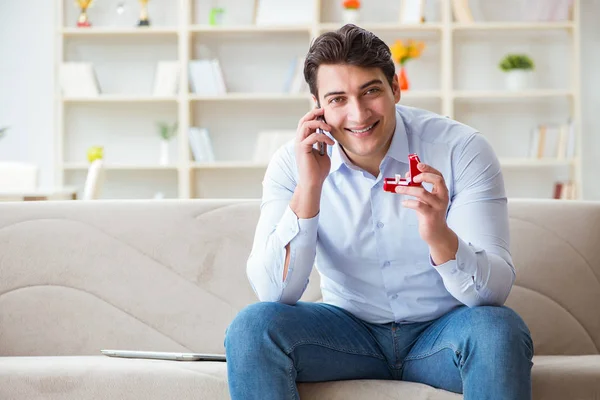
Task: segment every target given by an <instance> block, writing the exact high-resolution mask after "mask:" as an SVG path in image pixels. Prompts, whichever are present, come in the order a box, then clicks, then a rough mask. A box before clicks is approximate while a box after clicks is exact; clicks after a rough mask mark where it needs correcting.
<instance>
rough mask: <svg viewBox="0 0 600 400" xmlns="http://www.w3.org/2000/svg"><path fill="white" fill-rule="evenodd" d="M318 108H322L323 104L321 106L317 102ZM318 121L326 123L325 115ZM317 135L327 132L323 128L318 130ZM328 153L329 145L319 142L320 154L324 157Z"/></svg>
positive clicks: (318, 118)
mask: <svg viewBox="0 0 600 400" xmlns="http://www.w3.org/2000/svg"><path fill="white" fill-rule="evenodd" d="M317 108H321V104H319V101H318V100H317ZM317 120H318V121H323V122H325V117H324V116H323V115H321V116H319V117H317ZM325 123H326V122H325ZM317 133H320V134H323V135H324V134H325V132H324V131H323V129H321V128H317ZM326 151H327V143H323V142H319V154H320V155H322V156H324V155H325V153H326Z"/></svg>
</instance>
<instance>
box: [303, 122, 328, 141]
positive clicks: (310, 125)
mask: <svg viewBox="0 0 600 400" xmlns="http://www.w3.org/2000/svg"><path fill="white" fill-rule="evenodd" d="M317 128H321V129H323V130H324V131H327V132H330V131H331V127H330V126H329V125H327V124H326V123H325V122H323V121H317V120H312V121H306V122H304V124H302V127H301V128H300V130H299V140H300V141H302V140H304V139H306V138H307V137H308V136H309V135H311V134H312V133H314V132H315V131H316V130H317ZM324 136H326V135H324Z"/></svg>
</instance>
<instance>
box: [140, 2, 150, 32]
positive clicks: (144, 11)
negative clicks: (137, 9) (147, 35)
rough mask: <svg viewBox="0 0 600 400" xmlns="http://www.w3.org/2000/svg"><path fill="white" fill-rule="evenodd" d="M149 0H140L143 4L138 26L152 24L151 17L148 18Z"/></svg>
mask: <svg viewBox="0 0 600 400" xmlns="http://www.w3.org/2000/svg"><path fill="white" fill-rule="evenodd" d="M148 1H149V0H140V3H141V4H142V12H141V14H140V20H139V21H138V26H150V19H148Z"/></svg>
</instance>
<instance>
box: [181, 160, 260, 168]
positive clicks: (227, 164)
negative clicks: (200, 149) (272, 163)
mask: <svg viewBox="0 0 600 400" xmlns="http://www.w3.org/2000/svg"><path fill="white" fill-rule="evenodd" d="M191 167H192V168H194V169H266V168H267V164H266V163H256V162H252V161H217V162H213V163H197V162H195V163H192V164H191Z"/></svg>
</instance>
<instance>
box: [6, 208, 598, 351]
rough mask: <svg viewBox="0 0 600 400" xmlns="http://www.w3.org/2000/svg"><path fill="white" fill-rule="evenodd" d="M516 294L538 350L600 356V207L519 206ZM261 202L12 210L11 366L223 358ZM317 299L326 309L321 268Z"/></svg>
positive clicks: (514, 228)
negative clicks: (95, 357)
mask: <svg viewBox="0 0 600 400" xmlns="http://www.w3.org/2000/svg"><path fill="white" fill-rule="evenodd" d="M509 209H510V215H511V235H512V238H511V239H512V240H511V242H512V246H511V247H512V252H513V257H514V261H515V265H516V268H517V283H516V286H515V287H514V288H513V291H512V293H511V295H510V297H509V300H508V305H509V306H511V307H513V308H514V309H515V310H516V311H517V312H518V313H519V314H520V315H521V316H522V317H523V318H524V319H525V321H526V322H527V324H528V325H529V327H530V329H531V331H532V335H533V337H534V343H535V346H536V354H597V353H598V348H599V347H600V312H598V305H599V304H600V283H599V282H600V279H599V277H600V243H598V239H599V238H600V203H584V202H557V201H556V202H555V201H527V200H520V201H516V200H515V201H511V202H510V203H509ZM259 212H260V211H259V202H258V201H257V200H158V201H135V200H131V201H130V200H127V201H94V202H35V203H0V277H1V278H0V356H16V355H87V354H98V352H99V350H100V349H103V348H120V349H140V350H155V351H203V352H223V337H224V334H225V329H226V327H227V325H228V324H229V322H230V321H231V320H232V319H233V318H234V316H235V315H236V313H237V312H238V311H239V310H240V309H242V308H243V307H244V306H246V305H247V304H250V303H252V302H255V301H257V300H256V297H255V296H254V294H253V292H252V290H251V288H250V285H249V284H248V281H247V278H246V273H245V267H246V259H247V257H248V254H249V252H250V249H251V246H252V240H253V237H254V231H255V227H256V222H257V220H258V217H259ZM302 299H303V300H305V301H318V300H319V299H320V291H319V279H318V274H317V273H316V271H313V275H312V278H311V284H310V285H309V288H308V289H307V291H306V293H305V294H304V296H303V298H302Z"/></svg>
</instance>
